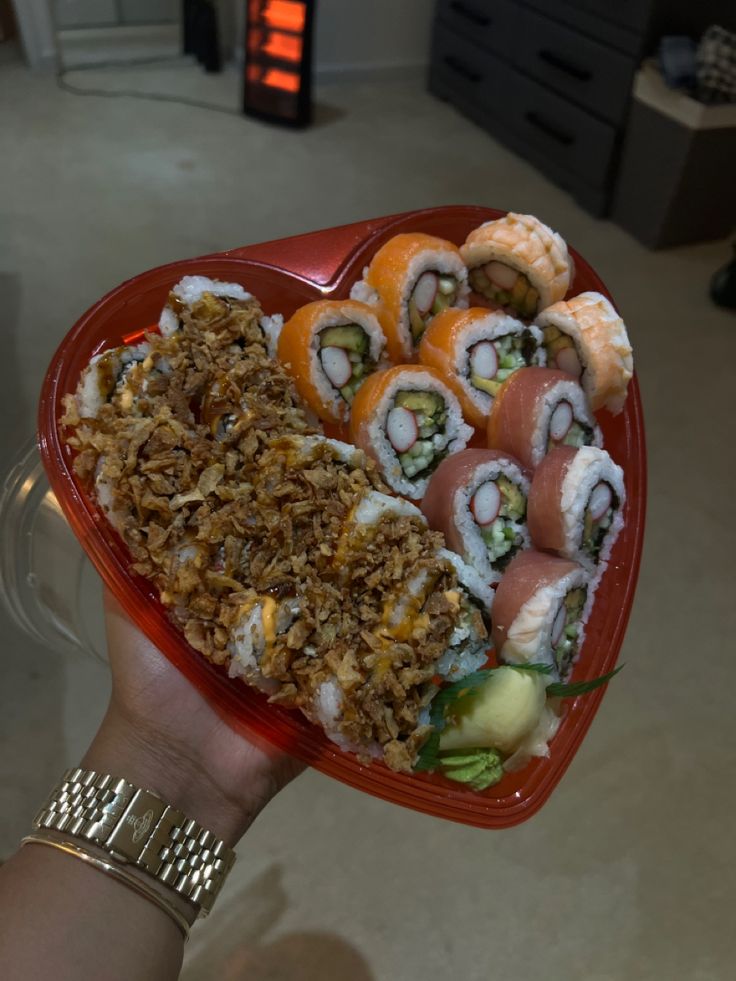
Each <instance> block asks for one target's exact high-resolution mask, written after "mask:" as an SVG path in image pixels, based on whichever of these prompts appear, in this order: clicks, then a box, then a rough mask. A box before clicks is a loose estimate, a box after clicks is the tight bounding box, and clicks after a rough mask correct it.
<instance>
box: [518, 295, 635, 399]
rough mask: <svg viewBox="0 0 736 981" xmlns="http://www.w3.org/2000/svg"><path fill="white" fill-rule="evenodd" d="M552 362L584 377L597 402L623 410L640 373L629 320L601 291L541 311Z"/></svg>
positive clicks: (587, 391) (540, 323)
mask: <svg viewBox="0 0 736 981" xmlns="http://www.w3.org/2000/svg"><path fill="white" fill-rule="evenodd" d="M537 324H538V326H539V327H540V328H541V329H542V331H543V333H544V346H545V349H546V351H547V364H548V365H549V366H550V367H555V368H559V369H560V370H561V371H566V372H567V373H568V374H569V375H572V376H573V378H577V379H579V380H580V384H581V385H582V386H583V390H584V391H585V394H586V395H587V396H588V401H589V402H590V406H591V408H592V409H593V410H594V411H596V410H597V409H603V408H605V409H608V410H609V411H610V412H612V413H614V415H615V414H617V413H619V412H620V411H621V410H622V409H623V407H624V402H625V401H626V389H627V386H628V384H629V382H630V381H631V377H632V375H633V373H634V360H633V357H632V350H631V345H630V344H629V337H628V334H627V333H626V325H625V324H624V322H623V320H622V319H621V317H619V315H618V314H617V313H616V310H615V309H614V307H613V305H612V304H611V303H610V301H609V300H607V299H606V297H605V296H603V295H602V294H601V293H581V294H580V295H579V296H574V297H572V299H570V300H566V301H565V300H561V301H559V302H558V303H554V304H553V305H552V306H551V307H547V309H546V310H543V311H542V312H541V313H540V314H539V316H538V317H537Z"/></svg>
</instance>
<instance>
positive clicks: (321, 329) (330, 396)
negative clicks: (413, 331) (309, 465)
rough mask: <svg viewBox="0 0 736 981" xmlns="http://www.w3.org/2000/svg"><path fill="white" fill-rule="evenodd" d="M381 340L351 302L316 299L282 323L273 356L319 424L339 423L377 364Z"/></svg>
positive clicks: (372, 321) (368, 314) (370, 314)
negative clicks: (320, 421)
mask: <svg viewBox="0 0 736 981" xmlns="http://www.w3.org/2000/svg"><path fill="white" fill-rule="evenodd" d="M385 348H386V338H385V337H384V335H383V331H382V330H381V326H380V324H379V322H378V319H377V317H376V314H375V311H374V310H373V309H372V308H371V307H369V306H368V305H367V304H366V303H359V302H358V301H357V300H317V301H316V302H314V303H307V304H306V306H303V307H300V308H299V309H298V310H297V311H296V313H295V314H294V315H293V316H292V317H291V318H290V319H289V320H287V321H286V323H285V324H284V326H283V329H282V331H281V334H280V336H279V340H278V358H279V361H280V362H281V363H282V364H283V366H284V367H285V368H286V370H287V371H288V372H289V374H290V375H292V377H293V378H294V382H295V384H296V389H297V391H298V393H299V395H300V396H301V398H302V399H303V400H304V401H305V402H306V403H307V405H308V406H309V407H310V409H312V411H313V412H315V413H316V414H317V415H318V416H319V417H320V419H322V420H323V421H324V422H332V423H344V422H346V421H347V419H348V416H349V415H350V406H351V405H352V402H353V399H354V398H355V393H356V392H357V391H358V389H359V388H360V386H361V385H362V384H363V382H364V381H365V379H366V378H367V377H368V375H370V374H371V372H373V371H375V370H376V367H377V366H378V365H379V364H380V362H381V360H382V358H383V356H384V352H385Z"/></svg>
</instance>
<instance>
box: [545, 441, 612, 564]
mask: <svg viewBox="0 0 736 981" xmlns="http://www.w3.org/2000/svg"><path fill="white" fill-rule="evenodd" d="M625 500H626V492H625V490H624V475H623V471H622V469H621V467H619V466H617V465H616V464H615V463H614V462H613V460H612V459H611V458H610V456H609V455H608V453H606V451H605V450H600V449H598V448H597V447H595V446H584V447H582V448H581V449H574V448H573V447H570V446H561V447H558V448H557V449H555V450H552V451H551V452H550V453H548V454H547V456H546V457H545V458H544V459H543V460H542V462H541V463H540V464H539V466H538V467H537V469H536V470H535V472H534V479H533V481H532V486H531V491H530V492H529V515H528V521H529V533H530V534H531V537H532V542H533V544H534V546H535V547H536V548H540V549H546V550H547V551H553V552H557V554H558V555H561V556H562V557H563V558H567V559H572V560H574V561H575V562H579V563H580V565H582V566H585V568H586V569H588V571H590V572H594V571H595V570H596V569H597V568H603V567H605V565H606V563H607V561H608V557H609V556H610V554H611V549H612V548H613V544H614V542H615V541H616V539H617V538H618V535H619V532H620V531H621V529H622V528H623V524H624V519H623V507H624V503H625Z"/></svg>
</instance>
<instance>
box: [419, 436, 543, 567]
mask: <svg viewBox="0 0 736 981" xmlns="http://www.w3.org/2000/svg"><path fill="white" fill-rule="evenodd" d="M528 494H529V481H528V480H527V478H526V476H525V475H524V472H523V471H522V469H521V467H520V466H519V464H518V463H517V462H516V460H513V459H512V458H511V457H509V456H507V455H506V454H504V453H500V452H498V451H497V450H462V452H460V453H455V454H454V455H453V456H450V457H447V459H446V460H443V461H442V463H440V465H439V467H437V469H436V470H435V472H434V473H433V474H432V477H431V479H430V481H429V486H428V487H427V490H426V493H425V495H424V498H423V500H422V511H423V512H424V514H425V516H426V518H427V521H428V522H429V526H430V528H433V529H434V530H435V531H441V532H442V533H443V535H444V536H445V541H446V542H447V545H448V547H449V548H451V549H452V550H453V551H455V552H457V553H458V554H459V555H461V556H462V557H463V559H464V560H465V561H466V562H468V563H469V564H470V565H471V566H472V567H473V568H474V569H475V570H476V572H477V574H478V575H479V576H481V577H482V579H483V581H484V582H486V583H494V582H498V580H499V579H500V578H501V573H502V571H503V569H504V568H505V566H506V565H507V564H508V563H509V561H510V560H511V559H512V558H513V557H514V555H515V554H516V552H518V551H519V550H520V549H522V548H528V547H529V534H528V532H527V529H526V521H525V515H526V506H527V496H528Z"/></svg>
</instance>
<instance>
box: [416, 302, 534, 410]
mask: <svg viewBox="0 0 736 981" xmlns="http://www.w3.org/2000/svg"><path fill="white" fill-rule="evenodd" d="M545 357H546V356H545V352H544V348H543V347H542V334H541V331H540V330H539V328H538V327H535V326H534V325H533V324H531V325H529V326H527V325H526V324H523V323H522V322H521V321H520V320H516V319H515V318H514V317H509V316H507V315H506V314H504V313H497V312H491V311H488V310H486V309H485V308H482V307H472V308H471V309H470V310H454V309H453V310H444V311H443V312H442V313H440V314H438V315H437V316H436V317H435V318H434V320H433V321H432V323H431V324H430V325H429V327H428V328H427V330H426V331H425V334H424V337H423V338H422V341H421V344H420V345H419V360H420V362H421V363H422V364H425V365H427V366H428V367H430V368H436V369H437V370H438V371H439V372H440V374H441V375H442V377H443V378H444V379H445V381H446V382H447V384H448V385H449V386H450V388H451V389H452V390H453V392H454V393H455V395H457V397H458V399H459V400H460V405H461V406H462V410H463V415H464V416H465V418H466V419H467V421H468V422H469V423H471V424H472V425H473V426H476V427H477V428H478V429H480V428H482V427H484V426H485V425H486V423H487V421H488V413H489V412H490V411H491V406H492V405H493V400H494V398H495V397H496V395H497V394H498V391H499V389H500V388H501V385H502V384H503V382H504V381H506V379H507V378H509V377H510V376H511V375H513V373H514V372H515V371H518V370H519V368H525V367H528V366H529V365H543V364H544V363H545Z"/></svg>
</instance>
